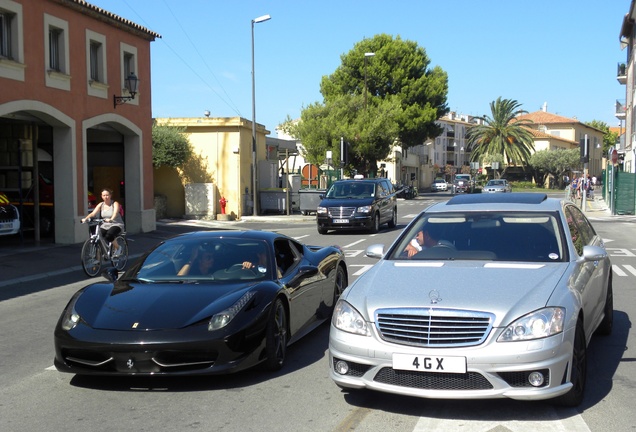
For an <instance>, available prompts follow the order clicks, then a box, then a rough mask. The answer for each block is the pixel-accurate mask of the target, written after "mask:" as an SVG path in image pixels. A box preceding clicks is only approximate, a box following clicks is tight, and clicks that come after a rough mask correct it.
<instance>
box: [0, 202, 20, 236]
mask: <svg viewBox="0 0 636 432" xmlns="http://www.w3.org/2000/svg"><path fill="white" fill-rule="evenodd" d="M18 232H20V213H19V212H18V209H17V207H16V206H14V205H12V204H9V200H8V199H6V195H4V194H1V193H0V235H12V234H17V233H18Z"/></svg>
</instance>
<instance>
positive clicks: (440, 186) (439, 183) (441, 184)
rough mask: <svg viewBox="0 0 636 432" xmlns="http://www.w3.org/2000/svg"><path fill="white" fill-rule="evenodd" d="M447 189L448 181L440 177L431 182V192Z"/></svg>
mask: <svg viewBox="0 0 636 432" xmlns="http://www.w3.org/2000/svg"><path fill="white" fill-rule="evenodd" d="M447 190H448V182H447V181H446V180H444V179H442V178H436V179H435V180H433V183H431V192H445V191H447Z"/></svg>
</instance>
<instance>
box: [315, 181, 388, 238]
mask: <svg viewBox="0 0 636 432" xmlns="http://www.w3.org/2000/svg"><path fill="white" fill-rule="evenodd" d="M321 198H322V201H321V202H320V204H319V205H318V208H317V211H316V221H317V223H318V232H319V233H320V234H327V231H329V230H341V229H367V230H369V231H371V232H373V233H376V232H378V231H379V229H380V225H382V224H384V223H388V225H389V228H394V227H395V226H396V225H397V198H396V196H395V188H394V187H393V185H392V184H391V182H390V181H389V180H387V179H385V178H377V179H356V180H339V181H336V182H334V184H332V185H331V187H330V188H329V190H328V191H327V193H326V194H325V195H324V196H321Z"/></svg>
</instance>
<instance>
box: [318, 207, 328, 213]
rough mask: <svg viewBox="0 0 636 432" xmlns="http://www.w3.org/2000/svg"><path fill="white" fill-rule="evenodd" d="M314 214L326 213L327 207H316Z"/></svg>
mask: <svg viewBox="0 0 636 432" xmlns="http://www.w3.org/2000/svg"><path fill="white" fill-rule="evenodd" d="M316 214H327V207H320V206H318V207H316Z"/></svg>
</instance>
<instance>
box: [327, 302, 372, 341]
mask: <svg viewBox="0 0 636 432" xmlns="http://www.w3.org/2000/svg"><path fill="white" fill-rule="evenodd" d="M331 323H332V324H333V325H334V327H336V328H337V329H338V330H342V331H344V332H347V333H353V334H357V335H362V336H371V332H370V331H369V326H368V325H367V322H366V321H365V320H364V318H363V317H362V315H361V314H360V312H358V311H357V310H355V308H354V307H353V306H351V305H350V304H349V303H347V302H346V301H344V300H338V303H336V307H335V309H334V311H333V317H332V318H331Z"/></svg>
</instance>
